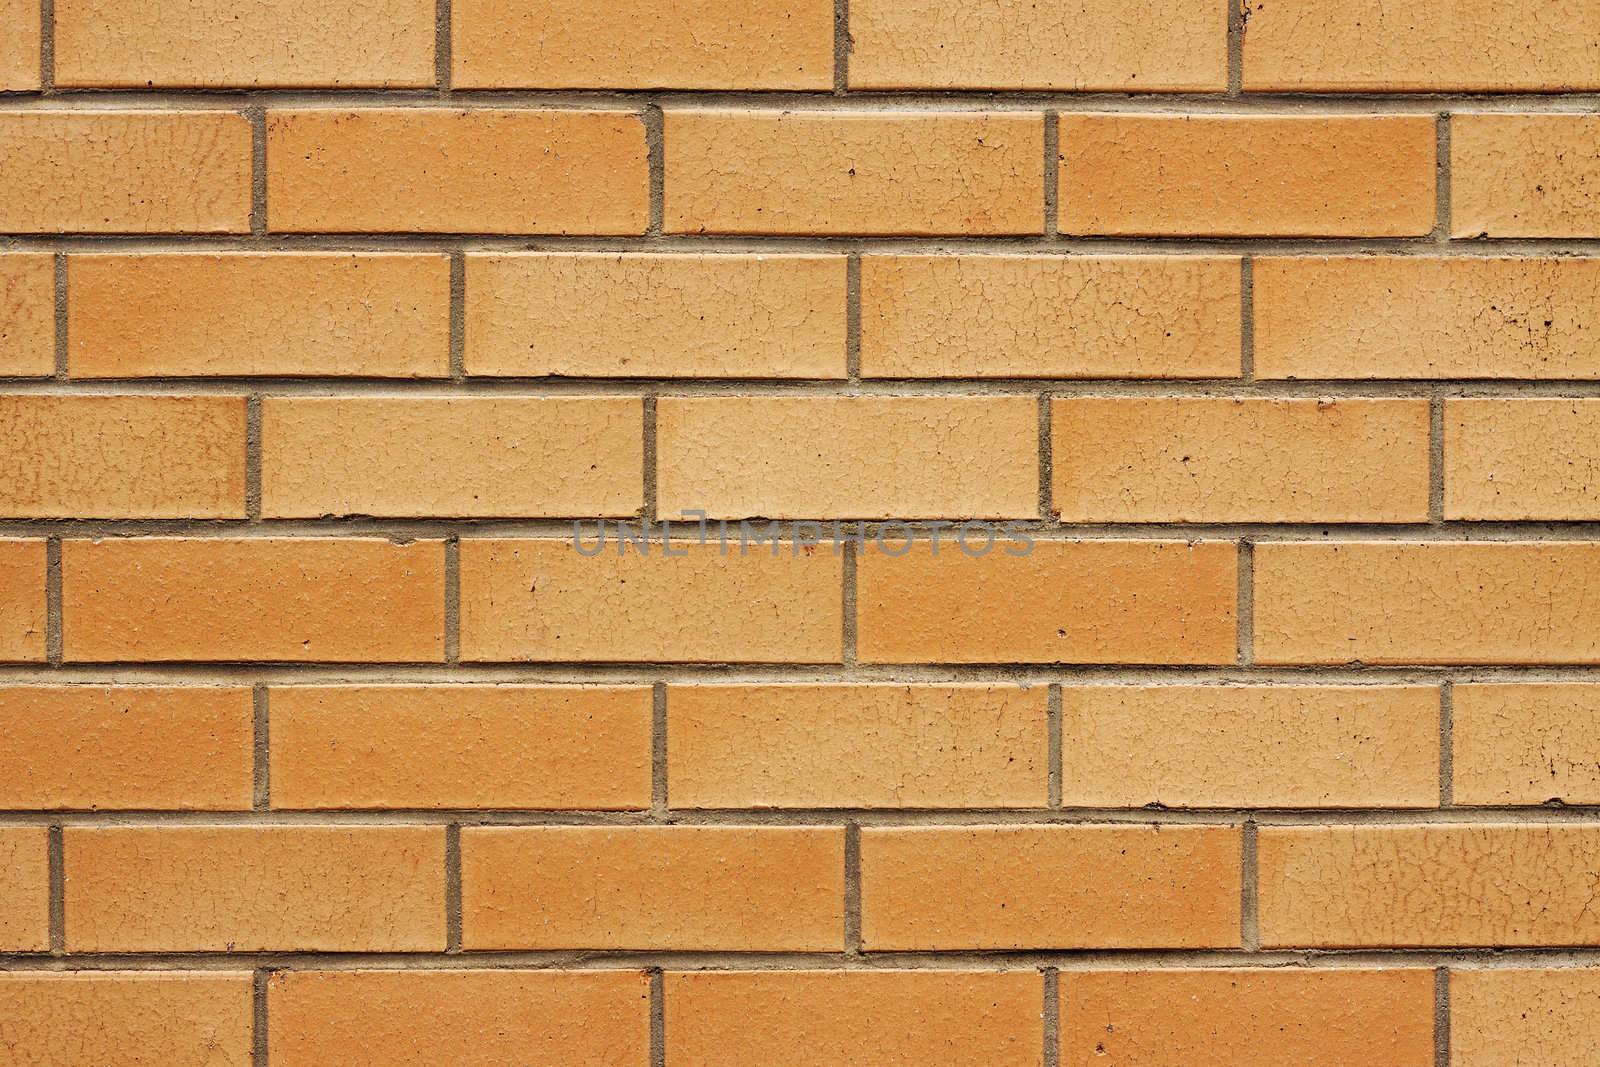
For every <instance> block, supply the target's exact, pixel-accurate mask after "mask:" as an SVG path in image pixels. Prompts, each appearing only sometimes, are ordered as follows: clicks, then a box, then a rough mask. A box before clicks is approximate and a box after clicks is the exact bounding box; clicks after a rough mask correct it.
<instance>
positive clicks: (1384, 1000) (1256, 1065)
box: [1060, 969, 1434, 1067]
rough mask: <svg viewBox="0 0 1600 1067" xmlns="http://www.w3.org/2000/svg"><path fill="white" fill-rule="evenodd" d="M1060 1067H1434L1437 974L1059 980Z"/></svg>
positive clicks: (1133, 975) (1118, 975)
mask: <svg viewBox="0 0 1600 1067" xmlns="http://www.w3.org/2000/svg"><path fill="white" fill-rule="evenodd" d="M1060 998H1061V1067H1091V1065H1096V1067H1097V1065H1099V1064H1102V1063H1129V1064H1133V1063H1137V1064H1139V1065H1140V1067H1190V1065H1193V1064H1203V1063H1204V1064H1229V1065H1230V1067H1269V1065H1275V1064H1288V1063H1295V1064H1306V1065H1307V1067H1346V1065H1349V1064H1356V1063H1374V1064H1378V1063H1381V1064H1383V1065H1384V1067H1433V1062H1434V1059H1433V972H1432V971H1428V970H1420V969H1406V970H1383V971H1365V970H1363V971H1358V970H1327V971H1289V970H1272V971H1268V970H1204V971H1200V970H1195V971H1190V970H1161V971H1098V972H1084V973H1071V972H1068V973H1063V974H1062V976H1061V986H1060Z"/></svg>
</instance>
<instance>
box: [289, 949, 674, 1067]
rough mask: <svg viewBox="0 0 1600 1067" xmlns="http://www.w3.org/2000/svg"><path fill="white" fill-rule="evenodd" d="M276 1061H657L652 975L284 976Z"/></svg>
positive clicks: (468, 1064) (607, 1064)
mask: <svg viewBox="0 0 1600 1067" xmlns="http://www.w3.org/2000/svg"><path fill="white" fill-rule="evenodd" d="M267 989H268V992H267V1018H268V1019H269V1020H271V1023H270V1025H271V1036H270V1038H269V1041H268V1049H267V1055H268V1058H269V1059H270V1060H271V1062H272V1063H274V1064H277V1065H278V1067H323V1065H324V1064H330V1063H337V1064H341V1065H342V1067H402V1065H410V1067H425V1065H426V1067H432V1065H434V1064H445V1063H448V1064H452V1065H454V1067H499V1065H502V1064H511V1063H519V1064H535V1063H540V1064H563V1065H570V1067H611V1065H617V1067H622V1065H642V1064H644V1063H646V1062H648V1060H649V1058H650V980H649V978H648V977H647V976H646V975H645V974H644V973H643V972H642V971H600V972H590V973H583V972H575V971H503V970H476V971H419V970H387V971H278V972H275V973H274V974H273V975H272V978H271V980H270V982H269V984H268V987H267Z"/></svg>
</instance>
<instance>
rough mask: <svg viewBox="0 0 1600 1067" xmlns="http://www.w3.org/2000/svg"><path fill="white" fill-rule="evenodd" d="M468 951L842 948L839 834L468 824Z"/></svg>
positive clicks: (464, 894)
mask: <svg viewBox="0 0 1600 1067" xmlns="http://www.w3.org/2000/svg"><path fill="white" fill-rule="evenodd" d="M461 886H462V888H461V911H462V923H463V935H462V936H463V940H464V941H465V944H466V947H467V948H470V949H488V948H552V949H553V948H595V949H646V950H649V949H661V950H672V949H685V950H695V951H717V950H725V951H751V950H765V951H773V952H785V951H787V952H803V951H814V952H838V951H840V950H841V949H842V948H843V947H844V832H843V831H842V830H840V829H838V828H826V827H731V826H650V827H640V826H634V827H624V828H615V827H577V826H558V827H550V826H544V827H468V828H466V829H465V830H463V831H462V832H461Z"/></svg>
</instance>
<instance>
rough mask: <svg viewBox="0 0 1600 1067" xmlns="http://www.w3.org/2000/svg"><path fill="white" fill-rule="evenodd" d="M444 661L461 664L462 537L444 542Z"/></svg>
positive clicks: (446, 539)
mask: <svg viewBox="0 0 1600 1067" xmlns="http://www.w3.org/2000/svg"><path fill="white" fill-rule="evenodd" d="M444 661H445V662H446V663H448V664H457V663H460V662H461V535H460V534H451V535H450V536H449V537H447V538H445V542H444Z"/></svg>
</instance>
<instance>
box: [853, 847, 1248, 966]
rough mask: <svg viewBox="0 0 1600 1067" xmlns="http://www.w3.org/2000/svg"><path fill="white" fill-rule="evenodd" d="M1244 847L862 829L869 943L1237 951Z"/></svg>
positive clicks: (913, 947) (916, 947)
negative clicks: (1241, 855) (1226, 949)
mask: <svg viewBox="0 0 1600 1067" xmlns="http://www.w3.org/2000/svg"><path fill="white" fill-rule="evenodd" d="M1240 848H1241V845H1240V836H1239V832H1238V830H1237V829H1235V828H1232V827H1220V826H1163V827H1145V826H961V827H914V828H905V827H902V828H893V829H885V828H876V827H867V828H866V829H864V830H862V831H861V899H862V901H863V912H862V916H861V940H862V945H863V947H865V948H867V949H869V950H872V951H893V950H908V951H921V950H940V949H1027V948H1041V949H1042V948H1062V949H1068V948H1104V949H1109V948H1231V947H1236V946H1237V945H1238V944H1239V933H1240V928H1239V854H1240ZM934 887H937V889H936V890H935V889H934Z"/></svg>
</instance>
